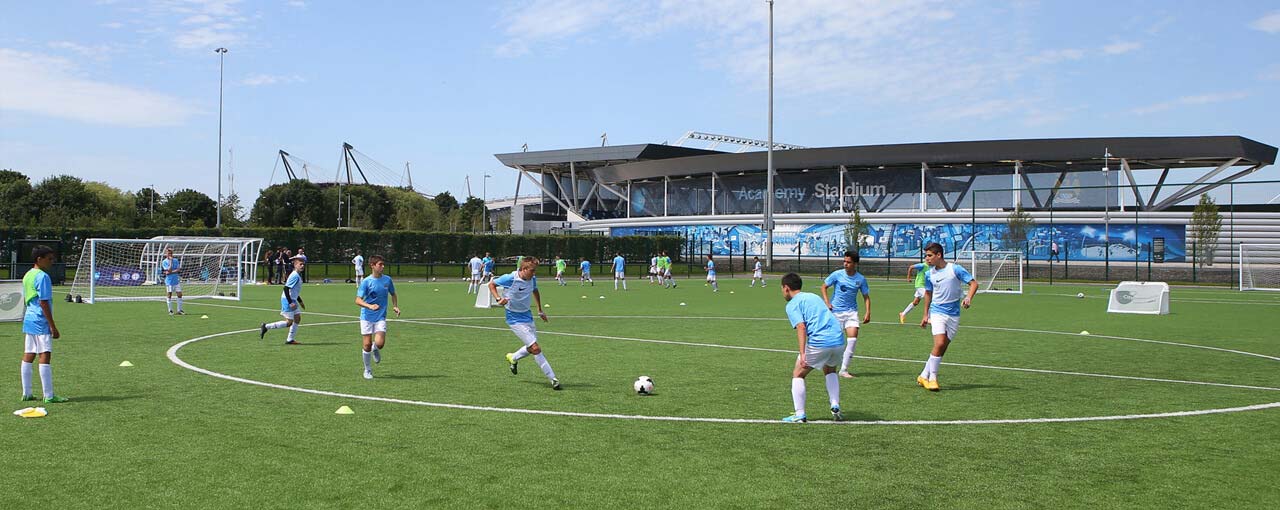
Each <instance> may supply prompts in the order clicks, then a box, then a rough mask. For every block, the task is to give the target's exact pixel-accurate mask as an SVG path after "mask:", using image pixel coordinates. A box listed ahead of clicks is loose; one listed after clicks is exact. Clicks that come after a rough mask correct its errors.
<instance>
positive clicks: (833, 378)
mask: <svg viewBox="0 0 1280 510" xmlns="http://www.w3.org/2000/svg"><path fill="white" fill-rule="evenodd" d="M825 379H826V380H827V396H828V397H830V398H831V407H840V376H838V375H836V374H835V373H830V374H827V375H826V377H825Z"/></svg>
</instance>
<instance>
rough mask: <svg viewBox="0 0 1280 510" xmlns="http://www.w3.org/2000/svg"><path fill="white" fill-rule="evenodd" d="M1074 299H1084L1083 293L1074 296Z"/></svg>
mask: <svg viewBox="0 0 1280 510" xmlns="http://www.w3.org/2000/svg"><path fill="white" fill-rule="evenodd" d="M1076 297H1078V298H1080V299H1084V293H1083V292H1081V293H1079V294H1076Z"/></svg>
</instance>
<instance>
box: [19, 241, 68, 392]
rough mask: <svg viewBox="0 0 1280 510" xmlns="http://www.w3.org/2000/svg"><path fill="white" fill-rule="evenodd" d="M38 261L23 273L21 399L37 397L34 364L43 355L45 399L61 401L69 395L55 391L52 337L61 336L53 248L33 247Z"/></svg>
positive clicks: (33, 254) (42, 386)
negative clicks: (33, 383) (51, 271)
mask: <svg viewBox="0 0 1280 510" xmlns="http://www.w3.org/2000/svg"><path fill="white" fill-rule="evenodd" d="M31 255H32V258H34V259H36V263H35V265H34V266H33V267H32V268H31V269H30V270H29V271H27V274H26V275H25V276H23V277H22V303H23V305H24V306H25V307H26V312H25V313H24V314H23V316H22V333H23V336H24V337H25V340H24V345H23V349H22V370H21V372H22V400H24V401H26V400H35V399H36V397H35V395H33V394H32V393H31V372H32V371H31V365H32V364H33V363H35V362H36V357H37V356H39V358H40V362H39V365H40V389H41V390H43V393H44V403H46V404H60V403H62V402H66V401H67V400H68V399H66V398H63V397H59V396H57V395H55V394H54V393H53V367H52V366H50V365H49V361H50V358H52V357H53V341H54V340H55V339H57V338H59V337H61V336H62V333H59V332H58V326H57V325H56V324H54V322H53V280H51V279H50V278H49V273H48V272H47V271H49V269H51V268H52V267H53V259H54V252H53V248H50V247H48V246H44V245H40V246H36V247H35V248H34V249H32V250H31Z"/></svg>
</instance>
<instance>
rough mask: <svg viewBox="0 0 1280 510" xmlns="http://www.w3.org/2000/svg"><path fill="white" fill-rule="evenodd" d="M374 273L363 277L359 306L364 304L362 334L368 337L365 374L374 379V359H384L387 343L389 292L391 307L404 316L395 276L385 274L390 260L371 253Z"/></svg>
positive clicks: (362, 352) (397, 313)
mask: <svg viewBox="0 0 1280 510" xmlns="http://www.w3.org/2000/svg"><path fill="white" fill-rule="evenodd" d="M369 268H370V269H373V274H372V275H371V276H369V277H368V278H365V279H363V280H361V281H360V286H359V287H357V288H356V306H359V307H360V337H361V339H362V340H363V341H364V345H363V350H362V351H361V356H362V357H363V358H364V378H365V379H373V367H372V366H370V365H369V361H370V359H372V360H373V362H374V363H382V347H383V346H384V345H386V343H387V296H391V310H392V311H394V312H396V317H400V298H399V297H397V296H396V285H395V284H394V283H392V282H391V277H390V276H387V275H384V274H382V271H383V270H384V269H385V268H386V262H384V261H383V260H382V257H381V256H379V255H374V256H371V257H369Z"/></svg>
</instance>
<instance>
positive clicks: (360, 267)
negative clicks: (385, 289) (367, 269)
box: [351, 252, 364, 287]
mask: <svg viewBox="0 0 1280 510" xmlns="http://www.w3.org/2000/svg"><path fill="white" fill-rule="evenodd" d="M351 265H353V266H355V268H356V287H359V286H360V281H361V280H364V256H362V255H360V253H359V252H356V256H355V257H354V258H352V259H351Z"/></svg>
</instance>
